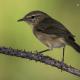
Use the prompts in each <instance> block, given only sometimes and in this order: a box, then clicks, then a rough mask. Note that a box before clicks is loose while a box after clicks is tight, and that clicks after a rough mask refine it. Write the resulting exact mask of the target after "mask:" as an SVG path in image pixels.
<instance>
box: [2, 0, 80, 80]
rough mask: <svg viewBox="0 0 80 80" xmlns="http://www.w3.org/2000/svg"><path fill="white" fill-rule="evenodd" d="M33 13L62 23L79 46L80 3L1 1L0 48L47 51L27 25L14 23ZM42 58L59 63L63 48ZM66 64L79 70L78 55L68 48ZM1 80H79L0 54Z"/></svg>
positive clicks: (74, 0)
mask: <svg viewBox="0 0 80 80" xmlns="http://www.w3.org/2000/svg"><path fill="white" fill-rule="evenodd" d="M33 10H41V11H44V12H46V13H48V14H49V15H50V16H52V17H53V18H55V19H57V20H58V21H60V22H62V23H63V24H64V25H65V26H66V27H67V28H68V29H69V30H70V31H71V32H72V33H73V34H74V35H75V36H76V41H77V43H79V44H80V0H0V46H5V47H12V48H17V49H22V50H24V49H25V50H28V51H36V50H38V51H40V50H43V49H46V47H45V46H44V45H43V44H42V43H41V42H39V41H38V40H37V39H36V38H35V37H34V35H33V34H32V31H31V27H30V25H28V24H26V23H18V22H17V20H18V19H20V18H22V17H23V16H24V15H25V14H27V13H28V12H30V11H33ZM44 55H48V56H51V57H53V58H56V59H58V60H61V58H62V48H60V49H54V50H53V51H50V52H47V53H46V54H44ZM65 62H66V63H67V64H69V65H72V66H74V67H76V68H78V69H80V54H78V53H77V52H76V51H75V50H74V49H72V48H71V47H69V46H67V47H66V51H65ZM0 80H80V78H79V77H76V76H74V75H72V74H69V73H67V72H64V71H62V72H61V70H59V69H57V68H55V67H51V66H48V65H45V64H42V63H40V62H35V61H30V60H26V59H21V58H16V57H10V56H6V55H2V54H0Z"/></svg>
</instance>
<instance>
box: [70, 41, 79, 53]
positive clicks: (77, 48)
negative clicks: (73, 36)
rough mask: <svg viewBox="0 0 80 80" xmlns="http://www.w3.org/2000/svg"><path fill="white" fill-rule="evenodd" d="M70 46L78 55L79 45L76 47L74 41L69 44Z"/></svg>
mask: <svg viewBox="0 0 80 80" xmlns="http://www.w3.org/2000/svg"><path fill="white" fill-rule="evenodd" d="M70 45H71V46H72V47H73V48H74V49H75V50H76V51H77V52H79V53H80V45H78V44H77V43H76V42H75V41H72V42H70Z"/></svg>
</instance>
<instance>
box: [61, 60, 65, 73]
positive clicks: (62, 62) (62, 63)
mask: <svg viewBox="0 0 80 80" xmlns="http://www.w3.org/2000/svg"><path fill="white" fill-rule="evenodd" d="M63 65H64V60H62V61H61V64H60V67H61V72H62V71H63Z"/></svg>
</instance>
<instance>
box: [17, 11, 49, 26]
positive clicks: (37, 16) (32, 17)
mask: <svg viewBox="0 0 80 80" xmlns="http://www.w3.org/2000/svg"><path fill="white" fill-rule="evenodd" d="M47 17H48V15H47V14H46V13H44V12H42V11H31V12H29V13H28V14H27V15H25V16H24V17H23V18H22V19H19V20H18V21H24V22H27V23H29V24H32V25H36V24H38V23H39V22H40V21H42V20H43V19H45V18H47Z"/></svg>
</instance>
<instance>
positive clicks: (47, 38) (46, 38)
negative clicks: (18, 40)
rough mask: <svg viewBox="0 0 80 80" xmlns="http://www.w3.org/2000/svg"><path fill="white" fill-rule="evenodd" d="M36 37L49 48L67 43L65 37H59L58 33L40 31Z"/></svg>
mask: <svg viewBox="0 0 80 80" xmlns="http://www.w3.org/2000/svg"><path fill="white" fill-rule="evenodd" d="M36 37H37V38H38V39H39V40H40V41H41V42H42V43H43V44H45V45H46V46H47V47H48V48H49V49H53V48H59V47H64V46H65V44H66V42H65V40H64V38H60V37H57V36H56V35H48V34H45V33H40V32H39V33H37V34H36Z"/></svg>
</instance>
